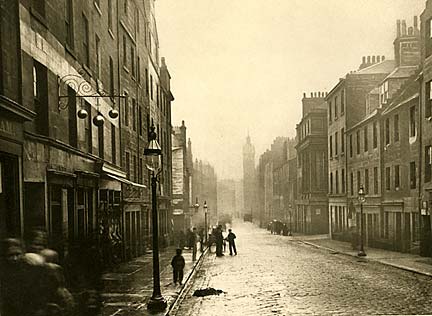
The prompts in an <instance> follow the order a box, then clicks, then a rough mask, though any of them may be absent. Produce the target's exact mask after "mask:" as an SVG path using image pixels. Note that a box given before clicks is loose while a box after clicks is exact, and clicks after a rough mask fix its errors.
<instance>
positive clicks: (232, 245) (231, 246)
mask: <svg viewBox="0 0 432 316" xmlns="http://www.w3.org/2000/svg"><path fill="white" fill-rule="evenodd" d="M228 232H229V233H228V236H227V238H226V239H227V240H228V244H229V251H230V256H232V255H233V251H234V254H235V255H237V249H236V246H235V241H234V239H236V235H235V234H234V233H233V232H232V229H231V228H230V229H228Z"/></svg>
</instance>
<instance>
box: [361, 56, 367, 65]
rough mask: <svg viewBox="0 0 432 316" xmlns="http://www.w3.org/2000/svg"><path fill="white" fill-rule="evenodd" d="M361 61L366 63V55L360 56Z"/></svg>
mask: <svg viewBox="0 0 432 316" xmlns="http://www.w3.org/2000/svg"><path fill="white" fill-rule="evenodd" d="M362 63H363V64H366V56H363V57H362Z"/></svg>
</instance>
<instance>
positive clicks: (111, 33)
mask: <svg viewBox="0 0 432 316" xmlns="http://www.w3.org/2000/svg"><path fill="white" fill-rule="evenodd" d="M108 34H109V35H110V36H111V38H112V39H113V40H115V36H114V33H113V31H112V30H111V29H110V28H108Z"/></svg>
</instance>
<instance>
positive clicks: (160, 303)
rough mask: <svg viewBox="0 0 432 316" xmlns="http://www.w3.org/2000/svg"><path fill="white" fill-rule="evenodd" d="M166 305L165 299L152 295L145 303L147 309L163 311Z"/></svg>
mask: <svg viewBox="0 0 432 316" xmlns="http://www.w3.org/2000/svg"><path fill="white" fill-rule="evenodd" d="M167 306H168V304H167V301H166V299H164V298H163V297H162V296H157V297H152V298H151V299H150V301H149V302H148V303H147V309H149V310H151V311H155V312H158V311H163V310H165V309H166V308H167Z"/></svg>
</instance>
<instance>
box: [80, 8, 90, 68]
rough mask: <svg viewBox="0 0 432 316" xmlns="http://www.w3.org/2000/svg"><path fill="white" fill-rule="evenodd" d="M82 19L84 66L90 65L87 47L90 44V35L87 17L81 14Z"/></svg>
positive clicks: (88, 48)
mask: <svg viewBox="0 0 432 316" xmlns="http://www.w3.org/2000/svg"><path fill="white" fill-rule="evenodd" d="M82 19H83V31H84V36H83V51H84V64H85V65H86V66H89V65H90V47H89V43H90V34H89V23H88V20H87V17H86V16H85V15H84V14H83V16H82Z"/></svg>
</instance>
